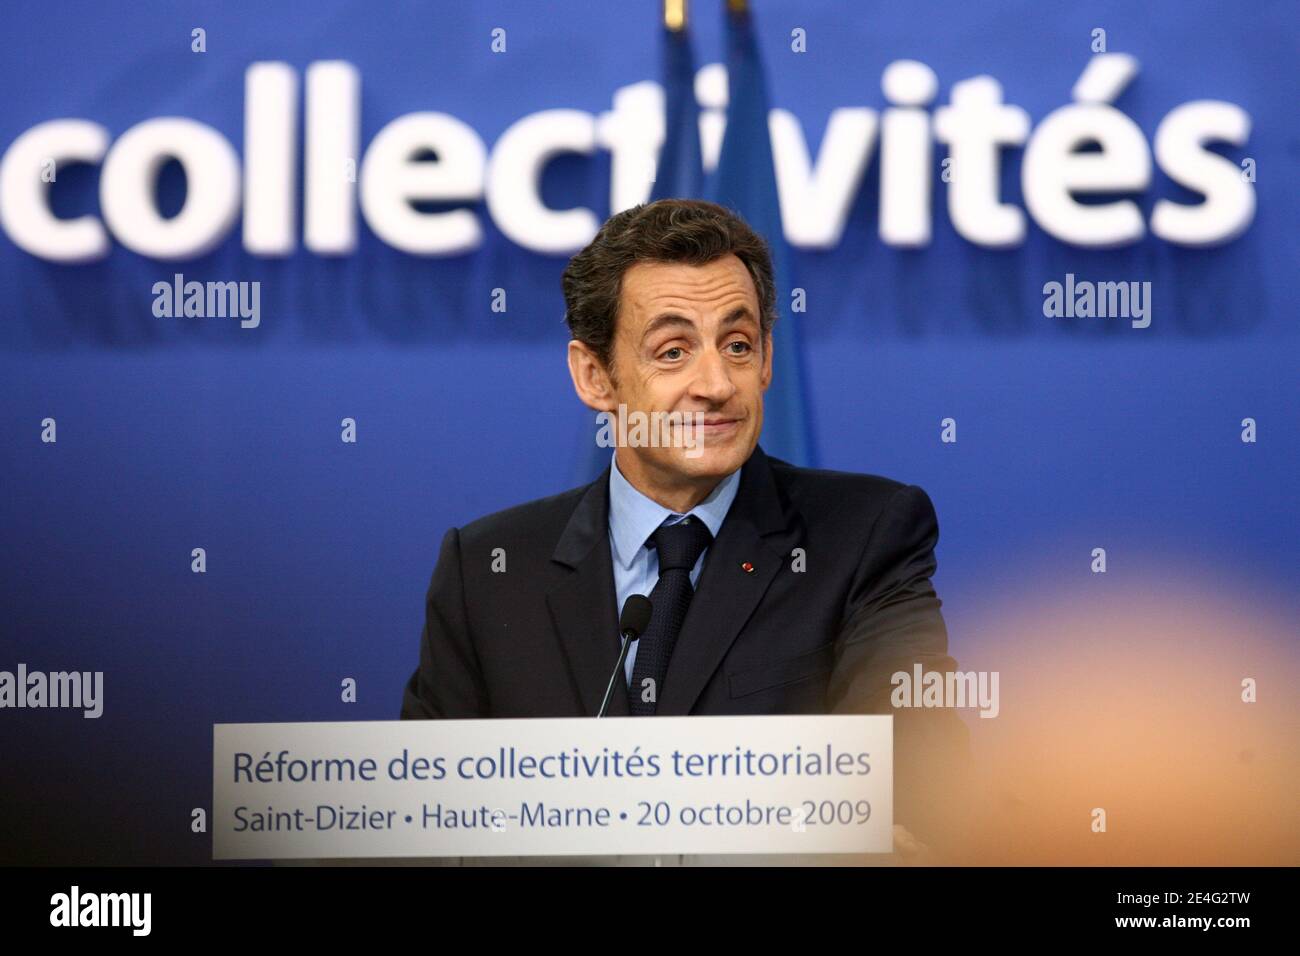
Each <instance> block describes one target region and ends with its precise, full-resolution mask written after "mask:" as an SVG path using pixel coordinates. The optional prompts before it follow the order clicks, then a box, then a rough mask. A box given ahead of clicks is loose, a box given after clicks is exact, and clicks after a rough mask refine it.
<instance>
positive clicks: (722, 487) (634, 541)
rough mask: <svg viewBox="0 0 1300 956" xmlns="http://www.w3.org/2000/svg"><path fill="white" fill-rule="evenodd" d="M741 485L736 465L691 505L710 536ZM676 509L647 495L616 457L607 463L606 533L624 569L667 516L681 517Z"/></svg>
mask: <svg viewBox="0 0 1300 956" xmlns="http://www.w3.org/2000/svg"><path fill="white" fill-rule="evenodd" d="M739 485H740V469H739V468H737V469H736V470H735V471H733V472H732V473H731V474H729V475H727V477H725V478H723V479H722V480H721V481H720V482H718V486H717V487H716V488H714V489H713V490H712V491H711V492H709V496H708V497H707V498H705V499H704V500H703V501H701V502H700V503H699V504H698V505H696V506H695V507H694V508H692V509H691V510H690V511H689V512H688V514H693V515H695V516H696V517H697V518H698V519H699V520H701V521H703V522H704V524H705V526H706V527H707V528H708V529H709V533H710V534H711V535H713V537H715V538H716V537H717V536H718V529H719V528H721V527H722V520H723V519H724V518H726V516H727V512H728V511H729V510H730V509H731V502H732V501H734V500H735V497H736V489H737V488H738V487H739ZM682 517H685V516H684V515H680V514H678V513H677V512H675V511H671V510H669V509H668V508H665V507H664V506H663V505H661V504H659V503H658V502H656V501H653V500H651V499H650V498H647V497H646V496H645V495H643V494H642V493H641V492H639V491H637V490H636V488H634V487H632V483H631V482H629V481H628V480H627V479H626V478H624V477H623V474H622V472H620V471H619V470H618V461H617V457H616V456H615V457H614V458H612V459H611V461H610V466H609V534H610V540H611V541H613V543H614V556H615V558H616V559H617V560H618V563H619V564H620V565H622V566H623V568H624V570H628V569H630V568H631V567H632V561H633V560H634V559H635V558H636V555H637V552H638V551H639V550H640V549H641V547H642V546H644V545H645V543H646V539H647V538H649V537H650V535H651V534H653V533H654V530H655V529H656V528H658V527H659V526H660V525H661V524H663V523H664V521H665V520H666V519H668V518H682Z"/></svg>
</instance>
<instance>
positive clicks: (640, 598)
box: [596, 594, 651, 717]
mask: <svg viewBox="0 0 1300 956" xmlns="http://www.w3.org/2000/svg"><path fill="white" fill-rule="evenodd" d="M650 610H651V608H650V599H649V598H648V597H646V596H645V595H644V594H633V595H631V596H630V597H629V598H628V599H627V600H626V601H624V602H623V614H622V616H621V617H619V619H618V630H619V633H620V634H621V635H622V638H623V646H622V648H620V649H619V652H618V663H617V664H615V665H614V673H612V674H610V675H609V684H608V686H606V688H605V699H604V700H602V701H601V702H600V711H599V712H598V713H597V714H596V716H597V717H604V716H605V711H607V710H608V709H609V702H610V699H611V698H612V697H613V696H614V681H616V680H618V679H619V678H620V677H622V676H623V668H624V667H625V666H626V665H627V649H628V648H629V647H631V646H632V642H633V641H635V640H637V639H638V638H640V637H641V632H642V631H644V630H645V629H646V628H647V627H649V626H650Z"/></svg>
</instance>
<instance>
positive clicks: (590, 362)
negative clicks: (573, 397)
mask: <svg viewBox="0 0 1300 956" xmlns="http://www.w3.org/2000/svg"><path fill="white" fill-rule="evenodd" d="M569 377H570V378H572V379H573V390H574V391H575V392H577V393H578V398H580V399H582V403H583V404H584V405H586V406H587V407H588V408H590V409H592V410H594V411H597V412H612V411H614V409H615V408H616V407H617V403H616V402H615V401H614V384H613V382H611V381H610V378H609V370H608V369H606V368H605V363H604V362H602V361H601V360H600V358H599V357H598V356H597V355H596V353H595V352H593V351H592V350H591V349H590V348H588V347H587V345H586V344H585V343H583V342H579V341H578V340H577V339H571V340H570V341H569Z"/></svg>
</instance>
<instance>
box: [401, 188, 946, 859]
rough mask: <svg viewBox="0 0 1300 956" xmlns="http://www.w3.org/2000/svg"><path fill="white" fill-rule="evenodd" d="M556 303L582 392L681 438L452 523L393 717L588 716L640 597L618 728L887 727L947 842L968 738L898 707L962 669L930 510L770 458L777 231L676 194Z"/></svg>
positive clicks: (931, 714)
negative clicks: (695, 723)
mask: <svg viewBox="0 0 1300 956" xmlns="http://www.w3.org/2000/svg"><path fill="white" fill-rule="evenodd" d="M564 291H565V299H566V304H567V306H568V311H567V314H566V319H567V320H568V323H569V326H570V329H571V331H572V334H573V340H572V341H571V342H570V343H569V369H570V373H571V375H572V378H573V381H574V386H575V389H576V390H577V392H578V395H579V397H580V398H581V399H582V400H583V401H584V402H585V403H586V404H587V405H588V406H589V407H591V408H593V409H595V410H597V411H600V412H604V413H607V414H609V415H610V416H614V417H615V419H616V420H617V421H618V422H619V423H621V424H624V425H625V424H627V422H628V421H629V420H630V419H635V418H636V417H637V416H638V415H640V416H642V420H643V421H644V420H645V418H646V417H647V416H654V415H659V416H661V418H660V421H667V422H671V421H672V420H671V419H669V418H666V417H664V416H666V414H667V413H681V415H680V416H679V419H678V421H677V422H675V423H674V424H675V425H676V430H675V431H674V430H673V427H672V425H670V426H669V427H667V428H666V429H664V430H663V431H662V432H660V433H658V436H657V437H658V438H659V439H660V440H657V441H648V442H647V441H645V440H644V438H645V435H644V434H643V435H642V436H641V437H642V440H640V441H630V440H629V441H625V442H622V443H620V444H618V446H617V448H616V450H615V452H614V455H613V457H612V460H611V463H610V467H609V468H607V469H606V471H605V472H604V474H602V475H601V477H600V478H598V479H597V480H596V481H594V482H592V483H591V484H589V485H586V486H583V487H580V488H575V489H573V490H571V491H567V492H564V493H563V494H559V495H555V496H552V497H549V498H543V499H541V500H538V501H534V502H530V503H528V504H524V505H520V506H518V507H515V508H510V509H508V510H506V511H502V512H499V513H497V514H494V515H489V516H487V517H485V518H481V519H479V520H477V521H474V522H471V523H470V524H467V525H465V526H464V527H463V528H459V529H457V528H452V529H451V530H450V531H448V532H447V534H446V536H445V538H444V539H443V542H442V549H441V553H440V555H439V557H438V563H437V567H436V569H435V570H434V573H433V578H432V581H431V583H430V586H429V590H428V595H427V604H426V618H425V627H424V632H423V635H422V638H421V643H420V661H419V666H418V667H417V669H416V670H415V672H414V674H412V676H411V679H410V681H409V682H408V684H407V686H406V688H405V693H404V698H403V703H402V710H401V715H402V717H403V718H474V717H582V716H595V715H596V714H597V712H598V709H599V707H600V704H601V699H602V697H603V695H604V692H605V689H606V686H607V684H608V683H609V681H610V674H611V671H612V670H613V669H614V667H615V664H616V661H617V658H618V652H619V644H620V642H619V627H618V623H619V608H620V607H621V606H622V604H623V602H624V601H625V600H626V598H627V597H628V596H629V595H630V594H633V593H642V594H649V597H650V601H651V604H652V606H653V613H652V616H651V620H650V624H649V626H648V627H647V628H646V630H645V632H644V633H643V635H642V637H641V639H640V641H638V642H637V643H636V644H634V645H633V652H632V653H631V654H630V655H629V657H630V659H629V661H628V662H627V665H626V669H625V672H624V674H623V675H622V676H623V678H624V679H623V680H617V681H615V692H614V696H613V699H612V702H611V704H610V707H609V711H608V713H609V715H610V716H629V715H633V716H653V715H656V714H664V715H692V714H731V715H739V714H827V713H877V714H889V713H892V714H894V715H895V819H896V820H897V821H898V822H899V823H901V824H904V825H907V826H909V828H911V829H913V830H915V831H918V832H919V833H921V835H922V837H923V838H924V837H926V836H933V835H934V832H935V831H934V828H935V827H936V826H937V825H938V821H937V820H936V819H934V817H935V814H934V813H933V812H932V811H933V803H934V800H933V798H934V797H935V796H936V795H937V790H938V789H942V788H945V787H946V786H948V785H950V784H951V783H952V781H953V780H955V779H956V775H959V771H960V770H961V769H962V764H963V763H964V761H965V756H966V729H965V726H964V725H963V724H962V723H961V721H960V720H959V719H958V718H957V717H956V715H955V714H954V713H953V712H952V711H951V710H930V711H925V710H895V709H893V708H892V707H891V705H890V695H891V691H892V690H893V686H892V684H891V676H892V675H893V674H895V673H897V672H900V671H901V672H906V673H908V674H909V675H910V674H911V673H912V668H913V665H914V664H917V663H920V664H921V665H922V667H923V668H924V669H925V670H937V671H949V670H954V669H955V668H956V662H955V661H954V660H953V659H952V658H951V657H949V656H948V653H947V633H946V629H945V626H944V622H943V618H942V616H941V615H940V612H939V607H940V601H939V599H938V597H937V596H936V595H935V592H934V588H933V586H932V585H931V581H930V578H931V576H932V575H933V573H934V570H935V557H934V547H935V543H936V541H937V540H938V524H937V520H936V517H935V512H934V508H933V506H932V504H931V502H930V499H929V498H928V496H927V495H926V494H925V492H924V491H922V490H921V489H920V488H918V487H916V486H914V485H907V484H903V483H900V482H897V481H892V480H890V479H887V478H880V477H875V476H871V475H857V474H848V473H844V472H834V471H822V470H813V469H806V468H798V467H795V466H793V465H791V464H788V463H786V462H783V461H780V460H778V459H774V458H769V457H768V456H767V455H766V454H764V452H763V450H762V449H761V448H760V447H759V446H758V438H759V433H760V430H761V427H762V418H763V402H762V396H763V392H764V391H765V390H766V389H767V387H768V384H769V383H770V381H771V376H772V347H771V345H772V338H771V337H772V326H773V324H774V323H775V319H776V307H775V301H774V299H775V293H774V290H773V282H772V272H771V264H770V260H769V258H768V252H767V248H766V245H765V244H764V242H763V240H762V239H761V238H760V237H758V236H757V235H756V234H755V233H753V231H752V230H750V229H749V227H748V226H747V225H745V223H744V222H743V221H741V220H740V219H739V218H738V217H736V216H735V215H734V214H732V213H730V212H729V211H728V210H725V209H723V208H722V207H719V206H716V205H714V204H711V203H705V202H699V201H693V200H661V201H659V202H656V203H652V204H649V205H644V206H638V207H636V208H634V209H630V210H627V211H626V212H623V213H619V214H617V215H615V216H613V217H611V219H610V220H609V221H608V222H607V223H606V224H605V225H604V226H603V227H602V229H601V230H600V232H599V233H598V234H597V236H596V238H595V239H594V240H593V241H592V243H591V245H589V246H588V247H587V248H586V249H585V250H583V251H582V252H581V253H579V254H578V255H577V256H575V257H574V258H573V260H572V261H571V262H570V264H569V267H568V268H567V269H566V270H565V275H564ZM616 432H617V434H619V435H624V434H627V435H634V434H635V431H634V430H633V429H618V430H616ZM650 434H651V435H652V436H654V435H655V433H654V431H653V430H651V432H650ZM666 435H668V436H670V437H671V439H672V440H671V441H670V440H667V439H666V438H665V436H666Z"/></svg>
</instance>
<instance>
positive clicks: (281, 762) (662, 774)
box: [212, 715, 893, 860]
mask: <svg viewBox="0 0 1300 956" xmlns="http://www.w3.org/2000/svg"><path fill="white" fill-rule="evenodd" d="M212 788H213V813H212V830H213V859H218V860H228V859H304V858H345V857H371V858H380V857H440V856H532V855H540V856H564V855H605V854H675V853H682V854H686V853H689V854H700V853H801V854H802V853H809V854H813V853H888V852H890V851H891V850H892V849H893V835H892V830H893V826H892V824H893V718H892V717H889V716H866V715H851V716H764V717H651V718H644V717H640V718H638V717H615V718H605V719H601V720H593V719H590V718H555V719H552V718H537V719H521V720H504V719H502V720H402V721H357V722H347V723H286V724H215V725H213V765H212Z"/></svg>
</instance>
